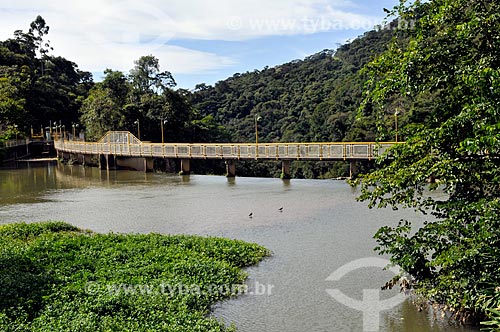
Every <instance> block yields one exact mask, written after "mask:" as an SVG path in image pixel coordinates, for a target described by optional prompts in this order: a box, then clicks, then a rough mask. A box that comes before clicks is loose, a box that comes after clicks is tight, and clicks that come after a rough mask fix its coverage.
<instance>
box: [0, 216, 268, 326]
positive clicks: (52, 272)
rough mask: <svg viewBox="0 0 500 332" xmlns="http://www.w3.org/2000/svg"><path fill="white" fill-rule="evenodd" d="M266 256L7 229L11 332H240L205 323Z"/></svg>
mask: <svg viewBox="0 0 500 332" xmlns="http://www.w3.org/2000/svg"><path fill="white" fill-rule="evenodd" d="M267 255H269V252H268V251H267V250H266V249H264V248H262V247H260V246H258V245H255V244H248V243H244V242H242V241H233V240H226V239H218V238H202V237H190V236H164V235H158V234H150V235H119V234H108V235H103V234H94V233H90V232H82V231H80V230H78V229H77V228H75V227H73V226H71V225H68V224H65V223H56V222H51V223H42V224H13V225H5V226H1V227H0V267H1V268H0V286H1V287H0V293H1V294H0V326H1V328H2V330H6V331H14V330H15V331H75V330H81V331H111V330H112V331H233V329H232V328H228V327H225V326H224V325H223V324H222V323H220V322H218V321H217V320H216V319H214V318H210V317H208V316H207V313H208V312H209V310H210V307H211V305H212V304H213V303H214V302H216V301H219V300H221V299H224V298H227V297H229V296H234V295H237V293H238V291H237V290H238V289H237V288H233V286H235V285H239V284H241V283H242V282H243V281H244V279H245V274H244V273H243V272H242V271H241V269H240V268H241V267H245V266H249V265H252V264H256V263H258V262H259V261H260V260H262V259H263V258H264V257H266V256H267Z"/></svg>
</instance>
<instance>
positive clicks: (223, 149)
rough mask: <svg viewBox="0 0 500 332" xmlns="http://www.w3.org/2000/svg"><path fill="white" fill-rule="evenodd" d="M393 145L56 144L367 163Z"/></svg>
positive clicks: (122, 136)
mask: <svg viewBox="0 0 500 332" xmlns="http://www.w3.org/2000/svg"><path fill="white" fill-rule="evenodd" d="M394 144H395V143H390V142H389V143H374V142H364V143H363V142H361V143H357V142H356V143H354V142H341V143H338V142H331V143H259V144H258V145H257V144H255V143H216V144H206V143H199V144H188V143H167V144H158V143H145V142H141V141H139V140H138V139H137V138H136V137H135V136H133V135H132V134H130V133H128V132H110V133H108V134H107V135H106V136H104V137H103V138H102V139H101V140H100V141H99V142H97V143H89V142H77V141H56V142H55V148H56V150H58V151H62V152H67V153H76V154H92V155H115V156H124V157H155V158H182V159H260V160H325V161H326V160H367V159H368V160H369V159H374V158H376V157H377V156H378V155H380V154H382V153H384V152H385V151H386V150H387V148H389V147H391V146H392V145H394Z"/></svg>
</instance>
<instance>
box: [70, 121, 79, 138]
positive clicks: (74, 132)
mask: <svg viewBox="0 0 500 332" xmlns="http://www.w3.org/2000/svg"><path fill="white" fill-rule="evenodd" d="M71 127H73V141H74V140H75V136H76V128H78V124H77V123H76V124H75V123H73V124H72V125H71Z"/></svg>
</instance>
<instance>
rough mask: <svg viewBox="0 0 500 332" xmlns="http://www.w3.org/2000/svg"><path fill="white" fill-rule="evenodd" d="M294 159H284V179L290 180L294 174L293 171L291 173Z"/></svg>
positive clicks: (282, 176)
mask: <svg viewBox="0 0 500 332" xmlns="http://www.w3.org/2000/svg"><path fill="white" fill-rule="evenodd" d="M291 163H292V161H291V160H282V161H281V176H280V177H281V178H282V179H283V180H288V179H290V178H291V177H292V176H291V173H290V165H291Z"/></svg>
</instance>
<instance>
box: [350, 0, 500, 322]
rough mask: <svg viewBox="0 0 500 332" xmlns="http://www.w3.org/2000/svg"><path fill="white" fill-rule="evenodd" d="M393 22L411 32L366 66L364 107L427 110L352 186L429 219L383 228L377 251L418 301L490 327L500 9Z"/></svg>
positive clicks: (475, 7) (488, 0)
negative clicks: (404, 277)
mask: <svg viewBox="0 0 500 332" xmlns="http://www.w3.org/2000/svg"><path fill="white" fill-rule="evenodd" d="M394 13H395V14H397V15H399V16H400V17H401V18H402V19H404V20H406V21H407V22H414V24H413V25H412V29H408V30H406V31H403V33H404V34H407V37H408V38H403V39H397V40H395V41H394V42H393V44H392V46H391V47H390V49H389V50H388V51H387V52H386V53H384V54H383V55H382V56H381V57H379V58H378V59H377V60H376V61H374V62H372V63H371V64H370V65H369V66H368V67H367V72H368V73H369V74H370V77H371V79H370V81H369V82H368V84H367V90H366V99H365V104H364V106H365V107H370V108H371V107H373V110H374V112H375V113H376V114H378V115H379V116H378V117H377V118H383V117H384V115H385V114H386V113H387V108H391V107H394V106H391V105H394V101H395V100H397V99H398V98H402V97H404V98H409V103H408V104H407V107H408V108H407V109H406V110H403V111H407V112H410V111H412V110H415V109H417V111H418V108H419V107H423V108H425V111H424V112H423V113H420V115H419V118H420V119H425V121H426V122H425V123H420V124H416V125H412V126H411V127H408V128H407V132H406V133H405V134H406V136H407V140H406V144H401V145H398V146H396V147H395V148H393V149H391V151H389V153H387V154H386V155H385V156H384V157H382V158H381V160H380V163H381V164H382V165H383V167H382V168H381V169H380V170H378V171H375V172H373V173H371V174H368V175H366V176H363V177H362V179H361V180H358V181H357V182H356V183H357V184H359V183H361V186H362V194H361V197H360V198H361V199H362V200H366V201H368V202H369V205H370V206H372V207H373V206H380V207H385V206H392V207H393V208H395V209H397V208H399V207H411V208H416V209H418V210H420V211H423V212H427V213H431V214H432V215H433V218H431V219H429V220H428V221H427V222H426V223H425V225H424V226H423V227H422V228H419V229H414V227H412V225H411V222H409V221H402V222H401V223H400V225H399V226H397V227H394V228H392V227H384V228H382V229H380V230H379V232H378V233H377V235H376V238H377V240H378V242H379V244H380V247H379V250H380V252H382V253H389V254H390V255H391V257H392V258H391V260H392V262H393V263H395V264H398V265H400V266H401V267H402V269H403V270H404V271H405V272H407V273H409V274H411V276H413V278H414V280H415V282H414V283H413V287H414V288H415V290H416V291H417V292H418V293H420V294H422V295H424V296H425V297H427V298H429V299H431V300H433V301H435V303H438V304H446V305H448V306H449V307H450V308H451V309H452V310H453V311H454V312H455V313H456V315H457V317H458V318H461V319H467V318H476V319H479V320H484V319H486V318H485V316H493V315H494V312H495V311H494V308H498V307H499V305H500V296H499V294H498V289H497V290H495V287H497V286H498V285H499V284H500V269H499V266H500V111H499V110H500V3H499V2H498V1H492V0H432V1H426V2H421V1H415V2H413V3H412V2H411V1H401V6H400V7H398V8H396V9H395V12H394ZM429 97H432V99H431V100H429ZM426 99H427V102H426V103H425V104H424V103H423V100H426ZM392 111H394V109H393V110H392ZM438 190H439V192H441V191H442V192H443V193H439V192H438V193H435V194H433V193H432V191H438ZM429 191H430V192H429ZM492 324H496V327H497V328H499V327H500V325H499V323H498V321H497V322H496V323H492Z"/></svg>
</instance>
